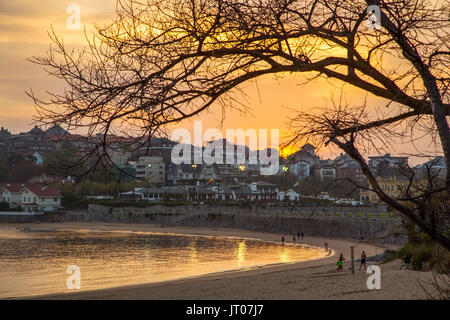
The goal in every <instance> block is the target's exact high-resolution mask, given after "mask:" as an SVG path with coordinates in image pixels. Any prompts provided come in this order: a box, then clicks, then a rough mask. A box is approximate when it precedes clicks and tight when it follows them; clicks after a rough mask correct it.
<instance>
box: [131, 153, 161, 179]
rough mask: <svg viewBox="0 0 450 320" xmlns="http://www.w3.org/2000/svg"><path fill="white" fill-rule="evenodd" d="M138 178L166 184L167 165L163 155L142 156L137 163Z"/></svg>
mask: <svg viewBox="0 0 450 320" xmlns="http://www.w3.org/2000/svg"><path fill="white" fill-rule="evenodd" d="M136 178H137V179H141V180H146V181H148V182H149V183H152V184H160V185H162V184H164V183H165V181H166V166H165V164H164V161H163V157H160V156H154V157H140V158H139V160H138V162H137V163H136Z"/></svg>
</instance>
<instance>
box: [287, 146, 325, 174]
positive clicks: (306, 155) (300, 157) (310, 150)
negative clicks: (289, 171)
mask: <svg viewBox="0 0 450 320" xmlns="http://www.w3.org/2000/svg"><path fill="white" fill-rule="evenodd" d="M319 160H320V159H319V157H318V156H317V155H316V148H315V147H314V146H313V145H311V144H309V143H307V144H305V145H304V146H303V147H302V148H301V149H300V150H299V151H297V152H295V153H293V154H291V155H289V156H288V162H289V163H292V164H294V163H297V162H299V161H306V162H308V163H309V165H310V168H312V167H313V166H315V165H318V164H319Z"/></svg>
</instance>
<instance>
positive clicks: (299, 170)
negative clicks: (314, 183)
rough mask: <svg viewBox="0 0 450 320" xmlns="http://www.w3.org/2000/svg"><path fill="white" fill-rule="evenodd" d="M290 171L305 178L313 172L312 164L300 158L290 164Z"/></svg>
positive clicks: (300, 177)
mask: <svg viewBox="0 0 450 320" xmlns="http://www.w3.org/2000/svg"><path fill="white" fill-rule="evenodd" d="M289 171H290V172H292V173H293V174H295V175H296V176H297V177H298V178H299V179H305V178H306V177H309V176H310V174H311V164H310V163H309V162H308V161H306V160H299V161H297V162H295V163H292V164H290V165H289Z"/></svg>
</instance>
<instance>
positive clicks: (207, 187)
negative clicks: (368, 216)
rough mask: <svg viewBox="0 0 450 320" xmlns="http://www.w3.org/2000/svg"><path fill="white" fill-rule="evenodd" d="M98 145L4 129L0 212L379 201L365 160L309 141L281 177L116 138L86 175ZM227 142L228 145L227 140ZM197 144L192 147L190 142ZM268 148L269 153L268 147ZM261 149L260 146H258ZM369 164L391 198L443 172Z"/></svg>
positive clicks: (427, 166) (404, 161) (398, 160)
mask: <svg viewBox="0 0 450 320" xmlns="http://www.w3.org/2000/svg"><path fill="white" fill-rule="evenodd" d="M91 144H92V137H90V138H88V137H85V136H83V135H79V134H71V133H69V132H68V131H66V130H64V129H63V128H61V127H60V126H54V127H51V128H49V129H47V130H42V129H40V128H39V127H37V126H36V127H34V128H33V129H32V130H30V131H29V132H24V133H19V134H11V133H10V131H9V130H7V129H5V128H3V127H2V128H1V129H0V195H1V197H0V200H1V201H0V203H1V204H0V205H1V207H0V210H11V209H13V210H24V211H54V210H60V209H63V208H65V207H68V206H70V205H69V204H73V203H74V202H76V201H78V200H80V199H103V200H107V199H115V200H117V199H120V200H123V201H150V202H160V201H168V200H178V201H195V202H202V201H237V202H239V201H242V202H258V203H277V202H278V203H280V204H283V205H301V204H302V202H303V203H305V202H311V201H313V200H316V201H322V202H323V201H327V202H329V203H331V204H333V205H338V204H345V205H354V206H379V205H381V202H380V199H379V198H378V197H377V195H376V194H375V193H374V192H372V191H370V190H368V188H367V187H368V183H367V180H366V177H365V175H364V174H363V172H362V170H361V167H360V166H359V164H358V163H357V162H356V161H355V160H353V159H352V158H351V157H350V156H348V155H347V154H340V155H339V156H337V157H336V158H334V159H324V158H323V157H321V156H320V155H319V154H318V152H317V150H316V148H315V146H313V145H311V144H309V143H307V144H305V145H303V146H302V147H301V148H300V150H298V151H297V152H295V153H293V154H291V155H289V156H288V157H287V158H282V157H280V158H279V170H278V173H277V174H276V175H273V176H262V175H261V174H260V170H259V169H260V167H261V165H262V164H260V163H259V162H258V163H257V164H254V163H252V162H251V161H249V159H250V156H249V155H250V154H251V152H254V151H253V150H250V149H249V148H248V147H246V146H244V147H243V149H244V150H245V158H244V159H245V161H241V162H239V161H238V160H237V153H238V149H239V148H238V146H236V145H233V146H232V147H233V150H234V152H235V159H234V163H233V164H216V163H214V164H211V165H207V164H195V163H181V164H174V163H172V161H171V153H172V149H173V148H174V146H175V145H176V144H177V143H176V142H174V141H170V140H169V139H167V138H156V137H155V138H151V139H149V140H148V141H145V142H142V141H137V140H135V139H132V138H124V137H119V136H111V137H110V138H109V140H108V147H107V150H108V152H107V154H108V158H109V159H110V163H109V164H108V165H106V166H102V167H97V168H96V170H93V171H91V172H89V173H88V174H81V173H80V172H82V171H80V170H79V168H78V170H76V166H74V165H73V164H74V163H76V162H77V160H78V159H81V158H82V157H83V155H84V154H85V153H86V152H87V150H88V149H89V147H90V146H91ZM223 144H224V145H225V144H229V142H227V141H225V140H224V141H223ZM192 148H194V147H192ZM269 151H270V150H269ZM257 152H258V151H257ZM368 164H369V166H370V168H371V170H372V172H373V173H374V175H375V176H376V178H377V180H378V182H379V183H380V186H381V187H382V188H383V190H384V191H385V192H387V193H388V194H389V195H390V196H394V197H395V196H400V195H401V192H402V189H403V188H405V187H407V185H408V183H409V181H410V177H409V176H408V174H406V173H405V168H407V169H410V170H412V171H410V172H415V173H416V175H415V176H416V177H420V176H421V174H422V175H423V174H425V172H429V170H432V171H433V172H434V173H435V174H437V175H442V176H445V174H446V171H445V170H446V167H445V163H444V158H443V157H436V158H434V159H432V160H429V161H427V162H424V163H422V164H420V165H416V166H414V167H413V168H409V166H408V157H404V156H393V155H391V154H389V153H387V154H384V155H381V156H380V155H377V156H370V157H369V159H368Z"/></svg>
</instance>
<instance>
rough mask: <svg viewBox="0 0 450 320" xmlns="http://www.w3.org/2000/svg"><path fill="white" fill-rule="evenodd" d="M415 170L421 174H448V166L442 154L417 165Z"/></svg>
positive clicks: (443, 175) (441, 175) (442, 175)
mask: <svg viewBox="0 0 450 320" xmlns="http://www.w3.org/2000/svg"><path fill="white" fill-rule="evenodd" d="M413 169H414V171H415V172H416V173H418V174H419V175H420V176H426V175H428V172H429V173H430V174H432V175H437V176H440V177H442V178H443V177H445V176H446V175H447V166H446V164H445V158H444V157H442V156H439V157H436V158H434V159H431V160H429V161H427V162H424V163H422V164H419V165H417V166H415V167H414V168H413Z"/></svg>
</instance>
